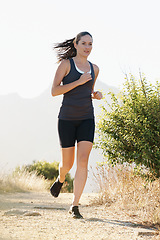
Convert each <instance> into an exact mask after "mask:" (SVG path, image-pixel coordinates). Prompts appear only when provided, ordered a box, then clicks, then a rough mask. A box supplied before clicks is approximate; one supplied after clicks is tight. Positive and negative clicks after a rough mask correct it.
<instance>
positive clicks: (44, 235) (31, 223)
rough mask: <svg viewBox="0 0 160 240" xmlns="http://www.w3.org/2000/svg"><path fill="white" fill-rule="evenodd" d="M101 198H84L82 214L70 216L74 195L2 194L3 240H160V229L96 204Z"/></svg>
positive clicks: (0, 221) (0, 223)
mask: <svg viewBox="0 0 160 240" xmlns="http://www.w3.org/2000/svg"><path fill="white" fill-rule="evenodd" d="M96 197H97V194H95V193H91V194H86V193H85V194H83V195H82V198H81V205H80V212H81V213H82V214H83V216H84V219H73V218H72V217H71V215H70V214H69V213H68V210H69V207H70V203H71V201H72V194H71V193H61V194H60V196H59V197H58V198H53V197H52V196H51V195H50V194H49V193H8V194H0V240H2V239H3V240H10V239H11V240H28V239H30V240H32V239H36V240H38V239H39V240H40V239H42V240H45V239H46V240H53V239H58V240H61V239H63V240H68V239H70V240H71V239H76V240H77V239H81V240H90V239H97V240H102V239H104V240H112V239H114V240H119V239H122V240H140V239H142V240H145V239H152V240H158V239H160V235H158V232H157V231H156V229H152V228H149V227H147V226H145V225H141V224H140V223H139V222H138V219H136V216H129V215H127V213H125V212H119V211H116V209H111V208H109V207H107V206H104V205H96V204H93V202H94V201H95V198H96Z"/></svg>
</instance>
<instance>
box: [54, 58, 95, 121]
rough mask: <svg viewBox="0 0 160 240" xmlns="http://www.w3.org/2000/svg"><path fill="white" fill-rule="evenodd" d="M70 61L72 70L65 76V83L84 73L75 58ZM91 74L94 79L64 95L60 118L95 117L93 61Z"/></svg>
mask: <svg viewBox="0 0 160 240" xmlns="http://www.w3.org/2000/svg"><path fill="white" fill-rule="evenodd" d="M69 61H70V66H71V68H70V72H69V73H68V74H67V75H66V76H65V77H64V78H63V80H62V83H63V85H65V84H68V83H72V82H74V81H77V80H78V79H79V78H80V77H81V75H82V74H83V73H80V72H79V71H78V69H76V66H75V63H74V61H73V59H72V58H71V59H69ZM89 64H90V69H91V76H92V80H90V81H88V82H86V83H85V84H83V85H80V86H78V87H76V88H74V89H72V90H70V91H69V92H67V93H65V94H64V95H63V101H62V106H61V108H60V112H59V115H58V118H59V119H63V120H83V119H93V118H94V109H93V104H92V98H91V93H92V86H93V83H94V79H95V74H94V69H93V65H92V63H91V62H89Z"/></svg>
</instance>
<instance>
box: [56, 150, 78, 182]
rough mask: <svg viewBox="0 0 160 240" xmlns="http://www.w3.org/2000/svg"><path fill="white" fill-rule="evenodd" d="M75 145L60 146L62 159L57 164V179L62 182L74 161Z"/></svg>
mask: <svg viewBox="0 0 160 240" xmlns="http://www.w3.org/2000/svg"><path fill="white" fill-rule="evenodd" d="M74 153H75V147H68V148H62V161H61V163H60V165H59V181H60V182H61V183H63V182H64V180H65V176H66V174H67V173H68V172H69V170H70V169H71V168H72V166H73V163H74Z"/></svg>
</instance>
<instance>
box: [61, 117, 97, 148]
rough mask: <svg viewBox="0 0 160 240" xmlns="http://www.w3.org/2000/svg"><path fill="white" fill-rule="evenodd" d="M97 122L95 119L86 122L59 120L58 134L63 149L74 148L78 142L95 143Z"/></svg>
mask: <svg viewBox="0 0 160 240" xmlns="http://www.w3.org/2000/svg"><path fill="white" fill-rule="evenodd" d="M94 130H95V122H94V119H85V120H73V121H72V120H62V119H59V120H58V133H59V139H60V144H61V147H62V148H67V147H74V146H75V142H76V141H77V143H78V142H80V141H89V142H92V143H93V139H94Z"/></svg>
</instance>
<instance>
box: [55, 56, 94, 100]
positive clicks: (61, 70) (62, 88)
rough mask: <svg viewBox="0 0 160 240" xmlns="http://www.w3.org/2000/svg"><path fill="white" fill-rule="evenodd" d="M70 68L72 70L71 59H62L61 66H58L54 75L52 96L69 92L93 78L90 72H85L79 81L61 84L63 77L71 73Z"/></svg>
mask: <svg viewBox="0 0 160 240" xmlns="http://www.w3.org/2000/svg"><path fill="white" fill-rule="evenodd" d="M69 70H70V63H69V60H64V61H62V62H61V63H60V65H59V67H58V68H57V71H56V74H55V77H54V81H53V85H52V96H57V95H61V94H64V93H66V92H69V91H70V90H72V89H73V88H76V87H78V86H79V85H82V84H84V83H86V82H88V81H90V80H91V79H92V78H91V75H90V74H89V73H84V74H83V75H82V76H81V77H80V78H79V79H78V80H77V81H74V82H72V83H68V84H65V85H61V82H62V80H63V78H64V77H65V76H66V75H67V74H68V73H69Z"/></svg>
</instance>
